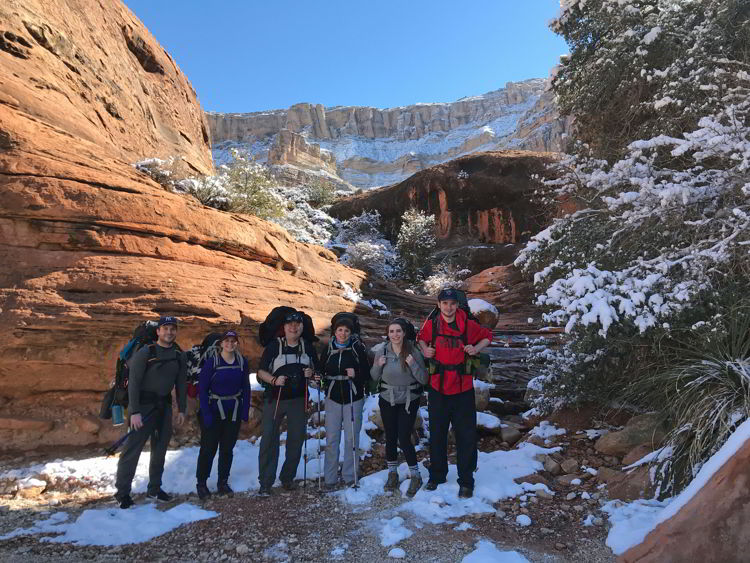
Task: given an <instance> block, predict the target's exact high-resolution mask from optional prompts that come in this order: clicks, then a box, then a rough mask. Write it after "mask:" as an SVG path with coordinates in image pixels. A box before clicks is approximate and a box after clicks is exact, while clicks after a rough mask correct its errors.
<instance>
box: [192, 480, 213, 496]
mask: <svg viewBox="0 0 750 563" xmlns="http://www.w3.org/2000/svg"><path fill="white" fill-rule="evenodd" d="M195 490H196V491H197V492H198V498H199V499H201V500H206V499H207V498H209V497H210V496H211V491H209V490H208V487H207V486H206V484H205V483H198V484H197V485H196V486H195Z"/></svg>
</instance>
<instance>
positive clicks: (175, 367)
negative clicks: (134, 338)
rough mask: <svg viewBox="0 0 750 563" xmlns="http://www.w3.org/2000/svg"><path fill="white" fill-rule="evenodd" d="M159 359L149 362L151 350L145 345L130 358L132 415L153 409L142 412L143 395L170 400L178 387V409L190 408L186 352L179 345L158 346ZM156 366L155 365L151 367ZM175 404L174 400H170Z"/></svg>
mask: <svg viewBox="0 0 750 563" xmlns="http://www.w3.org/2000/svg"><path fill="white" fill-rule="evenodd" d="M153 346H154V352H155V355H156V356H155V357H154V358H151V361H149V356H150V354H149V349H148V348H149V347H148V346H144V347H143V348H141V349H140V350H138V351H137V352H136V353H135V354H133V357H132V358H130V361H129V362H128V363H129V366H130V374H129V381H128V399H129V402H130V405H129V408H128V410H129V411H130V414H136V413H141V414H146V415H147V413H148V411H149V409H150V407H145V406H144V408H145V410H146V412H145V413H144V412H142V411H143V408H142V405H141V393H142V392H147V393H153V394H155V395H157V396H159V397H166V396H167V395H170V394H171V393H172V389H174V388H175V387H176V388H177V408H178V409H179V411H180V412H181V413H184V412H185V410H186V408H187V361H186V359H185V353H184V352H181V351H179V350H178V348H177V347H176V346H174V345H173V346H170V347H169V348H162V347H161V346H159V345H158V344H154V345H153ZM150 364H153V365H150ZM170 404H171V401H170Z"/></svg>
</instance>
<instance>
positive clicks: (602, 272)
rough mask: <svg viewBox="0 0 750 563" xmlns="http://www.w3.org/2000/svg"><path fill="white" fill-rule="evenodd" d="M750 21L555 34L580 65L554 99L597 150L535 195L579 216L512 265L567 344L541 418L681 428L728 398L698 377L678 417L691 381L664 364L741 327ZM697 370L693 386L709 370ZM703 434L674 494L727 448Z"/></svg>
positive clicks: (577, 13) (718, 14) (749, 270)
mask: <svg viewBox="0 0 750 563" xmlns="http://www.w3.org/2000/svg"><path fill="white" fill-rule="evenodd" d="M749 22H750V10H748V4H747V2H739V1H735V0H730V1H719V0H708V1H705V2H690V1H688V0H678V1H666V0H663V1H660V0H644V1H638V2H636V1H634V0H631V1H615V0H587V1H583V0H566V1H565V2H563V5H562V12H561V16H560V17H559V18H558V20H557V21H556V22H555V23H554V24H553V28H554V29H556V30H557V31H558V32H560V33H561V34H562V35H564V36H565V38H566V40H567V41H568V44H569V45H570V48H571V56H570V57H569V58H568V59H567V60H566V61H563V63H562V68H561V70H560V72H559V74H558V75H557V78H556V79H555V81H554V84H553V88H554V89H555V91H556V92H557V94H558V95H559V96H560V99H561V104H562V105H561V107H562V108H563V110H564V111H565V112H567V113H570V114H572V115H573V116H574V117H575V122H576V127H577V135H578V138H579V139H582V140H583V141H586V142H587V143H588V144H586V143H581V142H579V143H578V144H577V145H576V146H575V154H573V155H571V156H568V157H567V158H565V159H564V160H563V161H562V162H560V163H559V172H560V176H559V177H558V178H557V179H556V180H551V181H547V182H545V183H544V186H545V187H544V189H542V190H541V193H540V194H539V195H540V197H542V198H547V199H548V201H553V200H554V201H560V200H561V199H566V200H572V201H575V202H576V203H577V205H578V208H579V210H578V211H576V212H575V213H573V214H570V215H568V216H566V217H563V218H560V219H557V220H555V221H554V222H553V223H552V225H550V226H549V228H547V229H546V230H544V231H543V232H541V233H539V234H537V235H536V236H534V237H532V239H531V241H530V242H529V243H528V245H527V246H526V248H525V249H524V251H522V253H521V255H520V256H519V258H518V260H517V261H516V265H518V266H520V267H521V268H522V269H523V271H524V272H525V273H526V274H527V275H528V276H529V277H530V278H531V279H533V281H534V284H535V287H536V291H537V302H538V304H539V305H541V306H543V307H545V308H546V309H547V313H546V315H545V319H546V320H547V321H548V322H551V323H556V324H558V325H561V326H564V327H565V332H566V333H567V334H568V335H570V337H571V340H570V341H569V342H567V343H566V344H565V345H564V346H562V347H561V348H559V349H553V350H542V349H539V350H537V351H536V355H535V356H534V361H536V362H538V364H539V367H540V369H541V375H540V376H539V377H538V378H537V379H536V380H534V381H533V382H532V384H531V386H532V387H533V388H534V389H535V390H536V392H537V393H536V399H535V403H536V404H535V406H537V407H539V408H541V409H543V408H545V407H546V408H548V409H549V408H552V407H556V406H559V405H561V404H563V403H565V402H571V401H579V400H587V399H588V400H597V401H606V400H610V401H614V402H617V403H620V404H622V403H623V402H625V401H627V402H628V403H629V404H631V405H633V406H636V407H638V406H642V407H644V408H654V407H656V408H659V409H662V410H664V411H665V416H669V417H671V423H672V424H681V420H682V415H681V414H680V412H683V413H687V412H689V411H690V409H691V408H692V409H697V408H699V407H700V408H704V407H705V404H702V403H701V402H700V401H699V400H697V399H696V398H697V397H700V396H702V394H703V393H704V392H711V393H714V392H716V393H717V394H718V395H720V396H721V394H722V392H721V391H716V389H717V388H714V391H710V388H711V381H715V380H711V378H706V377H704V376H695V375H691V376H689V377H688V379H689V378H692V383H691V384H690V386H689V387H690V392H691V394H692V396H693V399H690V400H692V401H693V406H692V407H688V406H683V407H680V409H681V410H680V411H679V412H678V411H676V410H671V409H670V407H671V405H672V404H673V405H680V404H681V402H680V401H676V400H675V399H674V397H673V396H672V395H671V392H672V391H673V390H675V389H680V388H683V387H684V388H687V383H685V382H686V381H687V380H688V379H685V373H686V372H685V369H687V368H685V366H684V365H683V364H681V363H680V364H678V367H677V368H676V367H675V362H676V360H677V359H678V358H676V357H675V356H673V355H670V354H669V353H668V350H669V349H671V348H677V347H678V346H679V343H680V342H681V341H684V340H685V334H687V333H689V332H690V331H692V330H694V327H701V326H705V325H706V324H710V323H711V322H712V320H713V319H724V318H730V317H732V315H734V314H736V313H735V312H734V311H733V309H732V304H733V303H736V302H737V300H738V297H742V296H746V295H747V294H748V290H750V276H749V274H750V261H749V260H748V258H749V256H748V249H750V96H748V94H750V73H749V72H748V70H747V69H748V68H749V66H748V65H750V34H748V33H747V29H748V25H749ZM717 330H718V329H717ZM725 332H726V334H732V335H734V336H732V337H731V338H738V337H739V334H738V333H736V332H733V331H732V330H728V331H725ZM743 338H744V336H743ZM709 342H710V341H709V339H705V338H702V339H696V340H695V341H694V342H693V343H692V347H693V348H694V352H695V354H696V355H697V356H698V357H703V358H707V357H709V355H710V354H714V351H712V347H714V350H715V346H714V345H713V344H709ZM735 360H738V358H737V357H734V359H733V360H732V361H735ZM692 365H693V367H692V368H690V369H688V372H692V373H693V374H695V372H696V369H695V368H696V366H698V365H700V362H695V363H693V364H692ZM719 365H720V362H716V363H715V367H717V368H718V366H719ZM674 369H679V370H681V371H679V373H680V376H679V377H680V378H682V379H681V381H682V383H679V382H676V380H675V377H676V376H675V373H676V372H674ZM706 369H708V368H706ZM723 369H724V370H725V374H726V373H728V372H727V370H728V369H729V368H728V366H727V365H726V362H725V364H724V368H723ZM737 373H739V372H737ZM725 381H726V379H725ZM639 382H652V383H653V385H652V386H651V388H650V389H651V390H650V392H649V393H648V394H644V393H633V389H636V388H637V387H634V385H635V384H637V383H639ZM724 388H726V386H725V387H724ZM685 401H686V402H685V403H684V405H687V404H688V402H689V399H688V397H687V396H686V395H685ZM670 403H671V404H670ZM732 404H733V405H734V404H735V403H732ZM732 408H734V406H733V407H732ZM714 412H718V411H717V409H714ZM721 416H724V415H721ZM745 416H746V415H745ZM725 418H726V417H725ZM701 425H702V426H704V427H705V428H707V429H709V430H708V431H706V432H703V433H698V434H695V433H693V432H688V433H683V434H682V435H681V436H682V437H681V439H684V440H686V441H685V442H684V444H685V445H684V446H683V447H685V448H687V449H688V450H690V451H693V452H700V453H699V454H696V455H693V454H691V455H692V457H690V458H689V459H690V460H691V461H690V462H689V463H688V466H687V467H689V470H687V471H686V470H684V469H677V468H676V466H675V465H673V466H672V468H671V469H669V468H668V469H669V471H667V473H665V474H662V475H661V477H660V478H661V479H662V480H665V481H664V483H668V482H669V483H673V484H674V485H675V488H679V487H682V486H684V484H685V479H684V476H685V475H688V474H689V473H691V472H692V471H693V470H694V469H695V468H696V467H697V465H698V464H699V463H700V461H698V460H699V459H705V453H706V452H708V451H711V450H714V449H715V448H717V447H718V446H719V445H720V444H721V440H722V439H723V437H724V436H726V433H725V432H724V431H723V430H722V431H716V430H715V428H716V427H712V426H710V425H707V424H705V423H703V422H702V423H701ZM699 434H700V435H699ZM708 436H710V438H706V437H708ZM704 438H706V439H708V442H706V441H704ZM696 440H697V442H696ZM709 442H710V445H707V444H708V443H709Z"/></svg>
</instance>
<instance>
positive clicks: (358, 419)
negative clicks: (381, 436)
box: [321, 317, 370, 488]
mask: <svg viewBox="0 0 750 563" xmlns="http://www.w3.org/2000/svg"><path fill="white" fill-rule="evenodd" d="M334 318H336V317H334ZM353 328H354V327H353V323H352V320H351V319H350V318H348V317H343V318H339V319H337V320H336V324H335V325H334V326H332V327H331V331H332V333H333V334H332V336H331V341H330V343H329V345H328V348H327V349H326V351H325V352H324V353H323V357H322V358H321V365H322V366H323V382H324V387H325V388H326V402H325V405H326V407H325V411H326V417H325V425H326V454H325V468H324V475H325V484H326V487H327V488H333V487H335V486H336V484H337V482H338V466H339V444H340V442H341V428H342V426H343V428H344V464H343V468H342V471H341V476H342V477H343V479H344V483H346V484H347V485H349V484H352V483H354V481H355V478H356V476H357V475H359V472H358V469H359V432H360V429H361V428H362V407H363V406H364V397H365V390H366V388H367V382H368V379H369V377H370V365H369V362H368V359H367V349H366V348H365V346H364V344H362V342H361V341H360V340H359V337H358V336H357V335H355V334H352V331H353ZM352 409H353V410H354V423H352ZM355 445H356V447H357V453H356V456H355V454H354V447H355ZM355 464H356V466H355Z"/></svg>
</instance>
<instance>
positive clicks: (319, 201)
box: [305, 179, 337, 209]
mask: <svg viewBox="0 0 750 563" xmlns="http://www.w3.org/2000/svg"><path fill="white" fill-rule="evenodd" d="M305 189H306V191H307V201H308V203H309V204H310V205H311V206H312V207H314V208H316V209H317V208H319V207H323V206H324V205H331V204H332V203H333V202H335V201H336V199H337V196H336V188H335V187H334V186H333V184H331V183H330V182H326V181H324V180H322V179H317V180H314V181H313V182H312V183H310V184H308V185H307V186H306V187H305Z"/></svg>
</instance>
